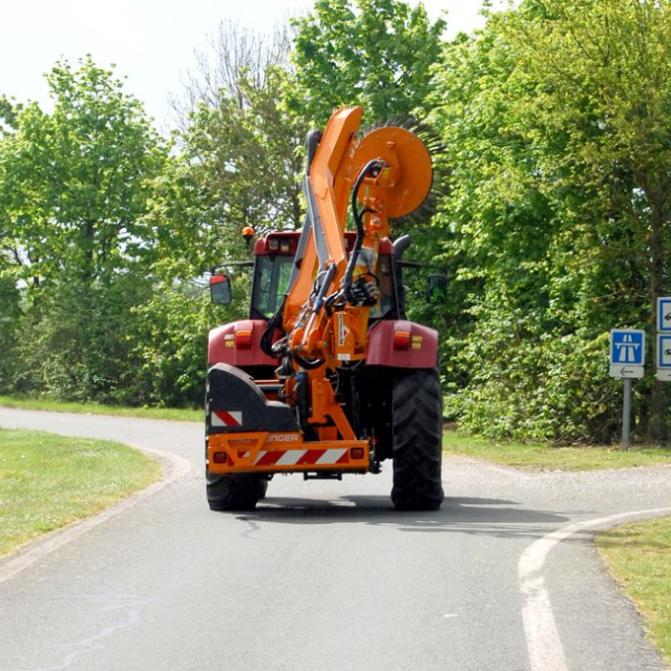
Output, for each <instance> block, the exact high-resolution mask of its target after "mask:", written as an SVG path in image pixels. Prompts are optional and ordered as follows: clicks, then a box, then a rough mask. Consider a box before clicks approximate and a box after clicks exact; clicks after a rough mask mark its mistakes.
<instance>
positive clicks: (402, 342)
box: [394, 331, 410, 350]
mask: <svg viewBox="0 0 671 671" xmlns="http://www.w3.org/2000/svg"><path fill="white" fill-rule="evenodd" d="M394 349H398V350H407V349H410V331H394Z"/></svg>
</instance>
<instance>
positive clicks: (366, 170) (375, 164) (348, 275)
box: [341, 158, 385, 292]
mask: <svg viewBox="0 0 671 671" xmlns="http://www.w3.org/2000/svg"><path fill="white" fill-rule="evenodd" d="M384 165H385V164H384V161H380V160H379V159H376V158H374V159H372V160H370V161H368V163H366V165H364V167H363V168H362V169H361V172H359V174H358V176H357V178H356V180H355V181H354V186H353V187H352V216H353V217H354V224H355V225H356V239H355V241H354V249H352V253H351V254H350V257H349V261H348V263H347V268H346V269H345V276H344V277H343V281H342V285H341V289H342V290H343V291H345V292H346V291H348V290H349V289H350V288H351V287H352V276H353V275H354V268H355V267H356V262H357V260H358V258H359V252H360V251H361V247H362V245H363V239H364V237H365V235H366V232H365V230H364V227H363V215H364V214H366V212H372V211H373V210H370V209H367V208H364V209H363V210H361V212H359V209H358V207H357V198H358V197H359V189H360V188H361V185H362V184H363V180H364V179H365V178H366V177H367V176H368V175H369V174H370V173H372V172H375V171H379V170H381V169H382V168H383V167H384Z"/></svg>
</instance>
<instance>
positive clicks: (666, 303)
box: [657, 296, 671, 333]
mask: <svg viewBox="0 0 671 671" xmlns="http://www.w3.org/2000/svg"><path fill="white" fill-rule="evenodd" d="M657 330H658V331H659V332H660V333H671V297H669V296H662V297H661V298H658V299H657Z"/></svg>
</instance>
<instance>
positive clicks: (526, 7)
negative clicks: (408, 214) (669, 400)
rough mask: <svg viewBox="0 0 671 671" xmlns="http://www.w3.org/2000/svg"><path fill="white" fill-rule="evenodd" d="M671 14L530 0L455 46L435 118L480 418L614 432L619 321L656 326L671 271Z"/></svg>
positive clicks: (466, 361)
mask: <svg viewBox="0 0 671 671" xmlns="http://www.w3.org/2000/svg"><path fill="white" fill-rule="evenodd" d="M669 11H670V5H669V3H667V2H664V3H652V2H641V3H633V2H630V1H629V0H618V2H606V1H605V0H590V1H587V0H585V1H584V2H583V1H580V0H576V2H559V1H556V2H534V1H533V0H529V1H528V2H524V3H522V4H521V6H520V8H519V9H517V10H509V11H508V12H505V13H503V14H500V15H493V16H491V17H490V18H489V20H488V23H487V25H486V27H485V28H484V29H483V30H482V31H481V32H480V33H479V34H477V35H475V36H473V37H472V38H463V37H462V38H459V39H458V40H457V41H455V42H454V43H452V44H450V45H448V46H447V47H446V49H445V53H444V60H443V63H442V64H441V66H440V67H438V68H437V69H436V73H435V74H436V90H435V93H434V95H433V99H432V102H433V107H434V110H433V114H432V122H433V123H434V124H435V127H436V128H437V129H438V130H439V132H440V133H441V135H442V137H443V140H444V143H445V146H446V151H445V155H446V160H447V161H448V163H449V165H450V170H451V184H450V186H451V189H450V193H449V197H448V198H447V200H446V201H445V203H444V207H443V209H442V211H441V212H440V214H439V216H438V217H437V218H436V221H435V225H437V226H438V227H439V228H440V229H441V230H444V231H448V237H447V240H446V241H445V243H444V250H445V251H444V254H445V255H446V256H447V258H449V259H452V261H453V263H454V264H455V265H456V267H457V275H456V277H457V280H458V282H459V283H461V284H462V286H464V287H465V288H466V289H467V291H465V292H464V294H463V296H464V301H463V304H462V305H461V309H460V312H461V314H464V313H465V314H468V315H469V316H470V321H469V322H467V323H466V325H463V324H461V325H459V324H457V325H456V331H457V336H456V338H455V337H454V336H452V339H453V345H454V349H453V353H454V358H453V360H452V362H451V367H452V369H453V370H451V371H449V370H448V375H447V377H448V385H447V390H448V399H447V400H448V403H447V406H448V408H449V410H450V413H451V414H452V415H453V416H454V417H458V418H460V419H461V420H462V421H463V423H464V424H465V425H466V426H467V427H469V428H471V429H473V430H477V431H480V432H484V433H487V434H488V435H495V436H517V437H520V436H523V437H544V438H553V439H555V440H560V441H576V440H590V439H591V440H600V441H608V440H610V439H611V438H612V437H613V434H614V433H615V431H616V428H617V426H618V425H619V418H618V393H617V390H618V388H619V385H617V384H616V383H615V382H614V381H612V380H610V379H609V378H608V375H607V344H606V343H607V332H608V330H609V329H610V328H612V327H614V326H645V325H648V327H649V332H651V331H652V329H653V327H652V325H651V323H650V322H651V316H652V315H653V309H652V305H653V303H654V298H655V297H656V295H659V294H660V293H662V292H663V288H664V286H667V281H668V278H667V276H666V270H665V269H664V268H663V265H664V264H663V263H661V258H662V257H660V254H662V253H663V250H664V249H665V248H666V246H667V236H668V234H669V225H668V224H669V221H668V218H669V214H670V213H669V208H668V205H667V203H666V201H664V202H662V200H660V198H661V196H662V195H663V194H665V198H668V196H669V193H670V192H669V190H668V185H669V184H671V181H670V179H669V177H671V171H670V170H669V168H668V166H669V160H668V156H667V152H668V142H667V141H666V139H664V138H668V137H669V136H670V134H669V130H671V129H669V128H668V124H669V116H668V109H671V97H669V95H668V90H669V88H668V85H662V86H660V85H659V84H660V82H662V81H666V77H667V72H669V70H668V61H669V55H671V54H668V53H667V52H668V50H669V49H670V48H671V47H669V44H671V42H669V40H668V39H667V37H666V32H667V31H668V26H669V21H668V18H667V13H668V12H669ZM662 24H663V25H662ZM625 35H628V36H629V39H628V40H624V39H623V38H624V36H625ZM647 36H649V37H650V39H648V37H647ZM625 42H626V45H625ZM653 89H655V92H654V93H653ZM644 101H645V102H644ZM665 109H666V110H667V113H666V114H664V113H663V110H665ZM639 150H640V151H639ZM656 189H661V190H656ZM656 211H657V213H658V214H657V216H656V215H655V212H656ZM452 232H454V233H455V235H452ZM651 287H652V290H651ZM650 340H652V338H651V339H650ZM637 388H638V390H639V391H640V398H639V399H638V404H637V413H636V414H637V421H638V431H639V433H640V434H641V435H646V434H647V435H652V436H653V437H663V432H661V433H660V432H659V431H657V430H656V429H655V422H657V423H658V424H659V422H660V421H661V423H662V425H665V424H666V421H667V420H666V409H665V406H664V404H663V402H662V404H661V405H660V403H659V398H656V397H655V395H656V394H657V396H659V394H658V392H659V386H658V385H657V386H656V387H655V386H654V385H653V384H651V383H649V382H647V381H645V382H643V383H640V384H639V385H637ZM653 388H654V393H653ZM662 401H663V398H662Z"/></svg>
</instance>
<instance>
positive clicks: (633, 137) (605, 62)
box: [506, 0, 671, 441]
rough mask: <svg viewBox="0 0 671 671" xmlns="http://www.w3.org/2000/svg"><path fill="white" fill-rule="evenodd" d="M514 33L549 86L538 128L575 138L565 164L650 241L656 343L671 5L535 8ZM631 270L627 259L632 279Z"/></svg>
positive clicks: (584, 2) (666, 189)
mask: <svg viewBox="0 0 671 671" xmlns="http://www.w3.org/2000/svg"><path fill="white" fill-rule="evenodd" d="M506 33H507V35H508V36H509V39H510V41H511V43H512V44H513V45H514V48H515V49H516V50H517V51H518V53H519V56H520V63H519V71H520V73H524V74H523V75H522V76H523V77H526V78H530V79H533V80H535V81H542V82H543V86H542V88H539V89H538V90H537V94H538V95H537V96H536V97H535V99H534V100H533V104H532V105H531V112H532V114H534V116H535V118H536V126H537V128H538V130H540V131H541V132H546V131H549V132H553V133H556V132H557V131H560V132H562V133H564V134H565V136H566V137H565V142H564V145H565V149H564V151H563V152H562V156H561V157H559V160H561V162H562V163H563V164H564V165H565V166H566V167H572V168H573V169H574V170H580V171H581V173H582V175H583V176H584V179H585V181H586V183H587V184H588V185H589V186H590V187H591V188H593V189H594V190H595V191H597V192H598V193H599V194H600V195H601V197H602V198H603V200H604V202H605V203H606V204H607V206H608V209H610V211H611V216H612V217H614V218H616V219H619V220H620V221H624V222H625V224H626V225H627V227H628V228H629V229H630V230H631V231H632V234H633V235H632V237H633V238H634V239H635V238H640V239H641V240H642V241H643V243H644V244H643V246H642V249H640V250H639V254H640V256H638V259H637V261H638V263H639V264H640V265H642V266H643V267H642V271H643V273H644V276H647V282H648V301H647V305H646V306H645V308H646V309H645V312H647V314H648V317H647V321H648V324H649V335H650V336H653V335H654V330H655V317H654V314H655V309H654V306H655V303H656V299H657V297H659V296H660V295H663V294H664V292H665V288H666V289H668V288H669V276H668V271H667V270H666V269H665V256H666V253H667V250H668V249H669V236H670V235H671V141H670V140H669V138H671V116H670V115H669V110H671V93H670V91H671V65H670V62H671V3H670V2H668V0H662V1H653V0H641V1H639V0H618V1H617V2H611V1H606V0H571V1H570V2H559V1H558V0H547V1H535V0H530V1H528V2H527V3H525V4H524V5H523V6H522V8H521V10H520V14H519V19H518V20H511V21H510V22H508V23H507V24H506ZM550 160H552V162H553V163H554V164H555V165H556V164H557V163H558V157H556V156H552V157H551V156H550V155H548V163H549V162H550ZM644 259H645V261H644ZM641 262H643V263H641ZM629 263H630V262H629V261H628V260H626V259H622V265H623V270H625V272H626V267H627V265H629ZM641 317H643V315H641ZM650 340H651V341H652V343H653V348H652V353H653V357H652V360H653V361H655V360H656V340H655V338H654V337H650ZM649 431H650V434H651V436H652V437H653V438H655V439H658V440H660V441H665V440H666V438H667V435H668V417H667V401H666V394H665V389H664V386H663V384H662V383H660V382H656V383H655V384H654V387H653V390H652V413H651V416H650V423H649Z"/></svg>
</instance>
